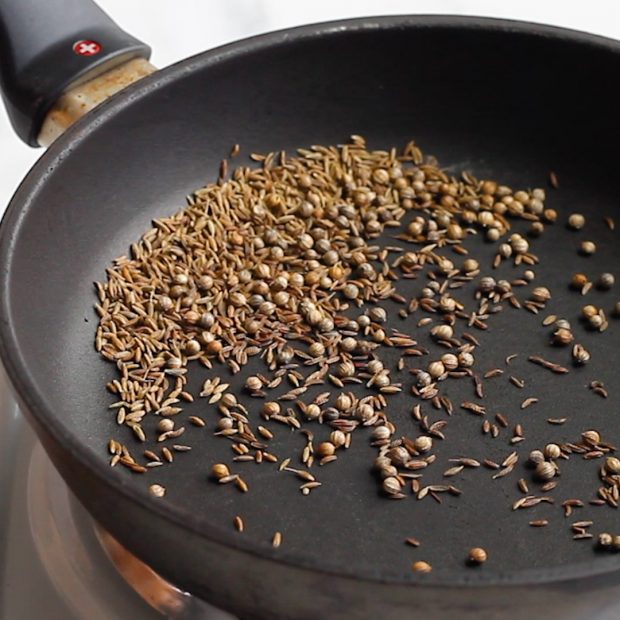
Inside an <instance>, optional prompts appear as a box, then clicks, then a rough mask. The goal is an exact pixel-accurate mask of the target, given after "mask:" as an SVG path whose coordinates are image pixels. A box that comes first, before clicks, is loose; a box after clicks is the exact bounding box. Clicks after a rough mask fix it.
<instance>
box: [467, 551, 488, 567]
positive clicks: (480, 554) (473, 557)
mask: <svg viewBox="0 0 620 620" xmlns="http://www.w3.org/2000/svg"><path fill="white" fill-rule="evenodd" d="M487 558H488V555H487V552H486V551H485V550H484V549H483V548H482V547H474V548H473V549H470V550H469V554H468V556H467V559H468V561H469V562H470V563H471V564H484V563H485V562H486V561H487Z"/></svg>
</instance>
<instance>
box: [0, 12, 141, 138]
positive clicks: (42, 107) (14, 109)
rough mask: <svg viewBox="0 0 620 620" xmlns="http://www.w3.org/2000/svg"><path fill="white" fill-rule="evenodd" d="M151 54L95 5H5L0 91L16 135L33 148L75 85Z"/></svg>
mask: <svg viewBox="0 0 620 620" xmlns="http://www.w3.org/2000/svg"><path fill="white" fill-rule="evenodd" d="M150 53H151V50H150V48H149V47H148V46H147V45H145V44H144V43H142V42H141V41H138V39H135V38H134V37H132V36H131V35H129V34H127V33H126V32H124V31H123V30H121V29H120V28H119V27H118V26H117V25H116V24H115V23H114V22H113V21H112V20H111V19H110V18H109V17H108V16H107V15H106V14H105V13H104V12H103V11H102V10H101V9H100V8H99V7H98V6H97V5H96V4H95V3H94V2H91V0H0V87H1V88H2V96H3V99H4V103H5V105H6V108H7V110H8V113H9V118H10V119H11V123H12V124H13V128H14V129H15V132H16V133H17V135H18V136H19V137H20V138H21V139H22V140H23V141H24V142H26V143H27V144H30V145H31V146H38V144H37V135H38V133H39V129H40V128H41V125H42V123H43V120H44V118H45V115H46V114H47V112H48V111H49V110H50V108H51V107H52V106H53V105H54V103H55V102H56V100H57V99H58V97H59V96H60V95H61V94H62V92H63V91H65V90H66V89H67V88H68V87H69V86H70V85H73V84H76V83H78V82H79V81H81V80H85V79H88V78H90V77H92V76H94V75H96V74H97V72H102V71H104V70H107V69H108V68H111V67H113V66H114V65H115V64H119V63H121V62H123V61H125V60H130V59H131V58H136V57H142V58H148V57H149V56H150Z"/></svg>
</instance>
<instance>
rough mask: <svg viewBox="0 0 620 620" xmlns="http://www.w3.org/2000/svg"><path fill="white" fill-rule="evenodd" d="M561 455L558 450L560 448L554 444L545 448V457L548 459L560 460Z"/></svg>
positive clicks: (560, 451)
mask: <svg viewBox="0 0 620 620" xmlns="http://www.w3.org/2000/svg"><path fill="white" fill-rule="evenodd" d="M561 454H562V450H560V446H558V445H557V444H555V443H549V444H547V445H546V446H545V456H546V457H547V458H548V459H557V458H560V455H561Z"/></svg>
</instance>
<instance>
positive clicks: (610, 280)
mask: <svg viewBox="0 0 620 620" xmlns="http://www.w3.org/2000/svg"><path fill="white" fill-rule="evenodd" d="M615 282H616V279H615V278H614V275H613V274H612V273H602V274H601V275H600V276H599V277H598V280H597V281H596V286H597V287H598V288H600V289H601V290H602V291H608V290H609V289H610V288H611V287H612V286H613V285H614V284H615Z"/></svg>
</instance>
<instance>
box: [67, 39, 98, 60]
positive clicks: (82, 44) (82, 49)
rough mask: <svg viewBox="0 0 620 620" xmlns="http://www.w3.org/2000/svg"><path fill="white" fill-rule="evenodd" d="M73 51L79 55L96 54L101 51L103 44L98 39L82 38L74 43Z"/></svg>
mask: <svg viewBox="0 0 620 620" xmlns="http://www.w3.org/2000/svg"><path fill="white" fill-rule="evenodd" d="M73 51H74V52H75V53H76V54H77V55H78V56H96V55H97V54H98V53H99V52H100V51H101V45H100V44H99V43H97V41H91V40H90V39H82V40H81V41H76V42H75V43H74V44H73Z"/></svg>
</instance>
